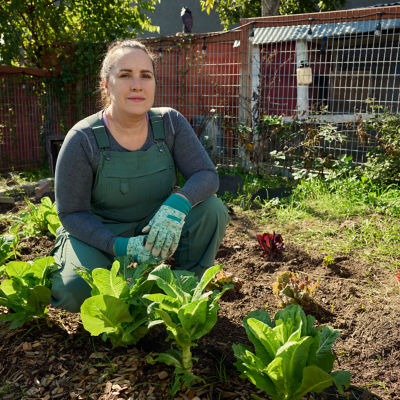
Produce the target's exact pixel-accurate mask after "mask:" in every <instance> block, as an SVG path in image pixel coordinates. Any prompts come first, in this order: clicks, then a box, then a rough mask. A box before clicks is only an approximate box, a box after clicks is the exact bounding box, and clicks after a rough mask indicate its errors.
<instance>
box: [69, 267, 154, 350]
mask: <svg viewBox="0 0 400 400" xmlns="http://www.w3.org/2000/svg"><path fill="white" fill-rule="evenodd" d="M151 268H152V267H151V266H150V265H148V264H140V265H138V266H137V267H136V268H131V269H129V270H127V271H126V274H125V276H123V275H121V274H119V269H120V262H119V261H114V263H113V265H112V268H111V270H107V269H105V268H96V269H94V270H93V271H92V273H90V271H89V270H88V269H87V268H84V267H79V268H77V269H76V272H77V273H78V274H79V275H80V276H81V277H82V278H83V279H84V280H85V281H86V282H87V283H88V284H89V286H90V287H91V288H92V292H91V297H89V298H87V299H86V300H85V301H84V302H83V304H82V306H81V318H82V323H83V327H84V328H85V329H86V330H87V331H88V332H90V334H91V335H92V336H98V335H100V334H101V335H102V339H103V340H104V341H106V340H107V339H109V340H110V341H111V343H112V345H113V347H117V346H128V345H131V344H135V343H137V342H138V341H139V340H140V339H141V338H142V337H144V336H145V335H146V334H147V332H148V324H149V318H148V316H147V306H148V304H149V303H148V302H146V301H144V300H143V298H142V296H143V294H146V293H151V288H152V286H153V282H150V281H148V280H147V279H146V278H147V274H148V272H149V271H150V270H151ZM128 271H129V272H128ZM128 280H129V283H128Z"/></svg>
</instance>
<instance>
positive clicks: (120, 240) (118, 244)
mask: <svg viewBox="0 0 400 400" xmlns="http://www.w3.org/2000/svg"><path fill="white" fill-rule="evenodd" d="M128 241H129V238H124V237H121V236H118V237H117V238H116V239H115V242H114V253H115V255H116V256H117V257H118V256H126V254H127V252H126V250H127V247H128Z"/></svg>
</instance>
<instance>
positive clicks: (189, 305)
mask: <svg viewBox="0 0 400 400" xmlns="http://www.w3.org/2000/svg"><path fill="white" fill-rule="evenodd" d="M221 268H222V265H215V266H213V267H211V268H209V269H207V270H206V271H205V273H204V275H203V276H202V278H201V280H200V281H199V279H198V278H197V277H196V276H194V275H193V273H190V272H188V271H174V272H172V271H171V270H170V269H169V267H168V266H166V265H160V266H158V267H157V268H155V269H154V270H153V271H152V272H151V273H150V274H149V277H148V279H149V280H153V281H155V282H156V283H157V285H158V287H159V288H160V289H162V290H163V292H164V293H156V294H148V295H145V296H144V297H145V298H146V299H148V300H150V301H152V302H153V303H152V304H151V305H150V307H149V311H150V312H151V313H153V312H154V315H155V317H156V318H157V317H158V318H160V320H157V319H156V320H155V321H154V322H156V323H158V322H159V321H162V322H164V324H165V326H166V329H167V332H168V338H169V339H172V340H173V344H174V345H175V347H176V348H172V349H170V350H168V351H167V352H165V353H159V354H157V358H156V359H155V360H151V359H150V358H149V361H150V362H154V361H160V362H164V363H166V364H167V365H172V366H174V367H175V380H174V384H173V387H172V393H173V394H175V393H176V392H177V391H178V390H180V388H181V385H182V383H183V384H184V385H185V386H186V387H189V386H190V384H191V383H192V382H194V381H196V380H200V378H199V377H198V376H196V375H194V374H193V359H194V358H193V357H192V352H191V348H192V347H193V346H196V341H197V340H198V339H200V338H201V337H203V336H204V335H206V334H207V333H208V332H210V331H211V329H212V328H213V326H214V325H215V323H216V322H217V311H218V308H219V306H218V300H219V298H220V297H221V296H222V295H223V293H224V292H225V291H226V290H228V289H231V288H232V285H229V286H224V287H223V288H222V290H221V291H218V290H214V291H207V292H204V290H205V289H206V287H207V285H208V284H209V283H210V282H211V280H212V279H213V278H214V276H215V275H216V274H217V273H218V271H219V270H220V269H221ZM203 292H204V293H203Z"/></svg>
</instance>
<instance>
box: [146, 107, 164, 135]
mask: <svg viewBox="0 0 400 400" xmlns="http://www.w3.org/2000/svg"><path fill="white" fill-rule="evenodd" d="M148 114H149V118H150V123H151V128H152V129H153V135H154V140H155V141H159V140H164V139H165V135H164V120H163V116H162V112H161V110H160V109H158V108H151V109H150V110H149V111H148Z"/></svg>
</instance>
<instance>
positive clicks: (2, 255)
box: [0, 225, 20, 266]
mask: <svg viewBox="0 0 400 400" xmlns="http://www.w3.org/2000/svg"><path fill="white" fill-rule="evenodd" d="M18 230H19V225H15V226H13V227H12V228H11V231H10V234H6V235H0V266H1V265H3V264H4V263H5V262H6V261H7V260H11V259H12V258H14V260H15V259H16V258H17V257H18V256H20V254H19V252H18V250H17V248H18V243H19V240H20V238H19V236H18V233H17V232H18Z"/></svg>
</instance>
